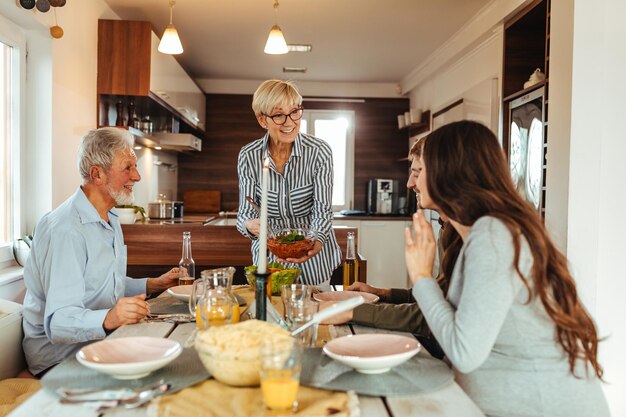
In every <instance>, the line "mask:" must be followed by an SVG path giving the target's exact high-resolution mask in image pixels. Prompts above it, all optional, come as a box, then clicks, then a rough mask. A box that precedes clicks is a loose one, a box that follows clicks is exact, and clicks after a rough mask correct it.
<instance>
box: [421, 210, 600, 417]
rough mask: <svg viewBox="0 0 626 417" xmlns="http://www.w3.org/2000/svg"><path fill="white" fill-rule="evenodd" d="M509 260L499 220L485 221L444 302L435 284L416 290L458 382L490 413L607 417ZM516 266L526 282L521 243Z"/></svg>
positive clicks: (526, 254)
mask: <svg viewBox="0 0 626 417" xmlns="http://www.w3.org/2000/svg"><path fill="white" fill-rule="evenodd" d="M513 257H514V248H513V241H512V235H511V233H510V232H509V230H508V229H507V228H506V226H505V225H504V223H503V222H502V221H500V220H498V219H495V218H493V217H482V218H480V219H479V220H477V221H476V222H475V223H474V225H473V226H472V229H471V231H470V233H469V235H468V236H467V238H466V239H465V241H464V242H463V248H462V249H461V252H460V254H459V257H458V259H457V261H456V264H455V266H454V272H453V274H452V277H451V280H450V287H449V290H448V295H447V299H446V298H444V296H443V294H442V292H441V289H440V288H439V286H438V285H437V283H436V282H435V280H434V279H431V278H425V279H419V280H418V281H417V283H416V284H415V286H414V287H413V295H414V297H415V299H416V300H417V302H418V304H419V306H420V308H421V310H422V313H423V314H424V317H425V318H426V321H427V322H428V325H429V327H430V329H431V331H432V333H433V335H434V336H435V337H436V338H437V341H438V342H439V344H440V345H441V347H442V349H443V351H444V352H445V354H446V356H447V358H448V359H449V360H450V362H451V363H452V365H453V367H454V370H455V374H456V381H457V382H458V383H459V385H461V387H462V388H463V389H464V390H465V392H466V393H467V394H468V395H469V396H470V397H471V398H472V400H474V402H475V403H476V404H477V405H478V406H479V407H480V408H481V409H482V410H483V411H484V412H485V413H486V414H487V415H489V416H507V417H515V416H520V417H521V416H524V417H526V416H551V417H558V416H564V417H565V416H567V417H572V416H581V417H582V416H589V417H591V416H593V417H604V416H609V411H608V406H607V404H606V400H605V398H604V394H603V392H602V388H601V386H600V382H599V381H598V380H597V379H596V378H595V377H594V374H593V371H592V368H591V367H589V369H590V370H589V372H588V373H587V372H586V371H585V369H586V365H585V363H582V361H579V362H580V363H579V364H578V367H577V369H576V375H577V376H578V378H577V377H575V376H574V375H572V374H571V372H570V371H569V364H568V361H567V356H566V354H565V352H564V350H563V349H562V347H561V345H560V344H559V343H558V341H557V340H556V333H555V325H554V323H553V321H552V320H551V319H550V317H549V316H548V315H547V313H546V311H545V309H544V307H543V305H542V304H541V301H540V300H539V298H538V297H535V298H533V299H532V300H531V301H530V303H528V290H527V289H526V287H525V286H524V284H523V283H522V280H521V279H520V277H519V276H518V274H517V272H516V271H515V268H514V266H513ZM519 267H520V270H521V272H522V273H523V274H524V276H525V277H530V270H531V267H532V255H531V253H530V250H529V248H528V244H527V242H526V240H525V239H522V242H521V253H520V262H519ZM529 282H530V279H529Z"/></svg>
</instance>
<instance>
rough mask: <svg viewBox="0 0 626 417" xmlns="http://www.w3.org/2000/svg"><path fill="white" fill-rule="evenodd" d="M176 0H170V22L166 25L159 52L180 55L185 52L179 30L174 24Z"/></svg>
mask: <svg viewBox="0 0 626 417" xmlns="http://www.w3.org/2000/svg"><path fill="white" fill-rule="evenodd" d="M175 4H176V1H175V0H170V24H169V25H167V26H165V31H164V32H163V36H162V37H161V42H160V43H159V52H161V53H163V54H169V55H178V54H182V53H183V45H182V44H181V43H180V38H179V37H178V31H177V30H176V28H175V27H174V25H173V24H172V15H173V11H174V5H175Z"/></svg>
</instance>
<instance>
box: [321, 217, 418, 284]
mask: <svg viewBox="0 0 626 417" xmlns="http://www.w3.org/2000/svg"><path fill="white" fill-rule="evenodd" d="M333 224H334V225H340V226H349V227H355V228H357V229H358V230H359V233H358V239H357V251H358V252H359V253H360V254H361V255H363V256H364V257H365V259H367V283H368V284H371V285H374V286H376V287H385V288H408V286H409V283H408V275H407V271H406V264H405V261H404V228H405V227H406V226H407V225H410V222H409V221H408V220H406V221H405V220H344V219H340V220H334V221H333Z"/></svg>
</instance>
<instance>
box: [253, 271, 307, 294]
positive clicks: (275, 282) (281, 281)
mask: <svg viewBox="0 0 626 417" xmlns="http://www.w3.org/2000/svg"><path fill="white" fill-rule="evenodd" d="M245 272H246V280H247V281H248V284H250V288H251V289H252V291H256V274H255V272H256V266H248V267H246V268H245ZM268 272H270V276H269V279H268V283H269V287H268V291H269V292H271V294H272V295H280V290H281V288H282V287H284V286H285V285H291V284H293V283H295V282H296V280H297V279H298V277H299V276H300V272H301V271H300V269H299V268H280V269H279V268H272V267H271V264H270V265H268ZM270 287H271V288H270Z"/></svg>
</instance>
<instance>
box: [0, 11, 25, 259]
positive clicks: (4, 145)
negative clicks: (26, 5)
mask: <svg viewBox="0 0 626 417" xmlns="http://www.w3.org/2000/svg"><path fill="white" fill-rule="evenodd" d="M5 22H6V21H4V20H3V18H2V16H0V23H1V25H0V267H2V265H3V264H6V263H7V262H10V261H11V260H12V259H13V256H12V252H11V248H10V242H11V241H12V240H13V239H15V238H17V237H18V236H19V235H20V234H21V230H20V211H19V201H20V181H19V168H20V164H19V161H20V146H19V145H20V140H19V137H20V129H19V126H20V123H19V107H20V106H19V104H20V93H21V91H20V90H21V89H20V65H21V62H22V58H23V57H22V56H21V54H22V53H23V52H22V51H23V50H24V48H23V45H24V41H23V37H22V35H21V33H19V31H18V30H16V29H14V26H13V25H12V24H10V22H9V23H7V24H5Z"/></svg>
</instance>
